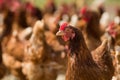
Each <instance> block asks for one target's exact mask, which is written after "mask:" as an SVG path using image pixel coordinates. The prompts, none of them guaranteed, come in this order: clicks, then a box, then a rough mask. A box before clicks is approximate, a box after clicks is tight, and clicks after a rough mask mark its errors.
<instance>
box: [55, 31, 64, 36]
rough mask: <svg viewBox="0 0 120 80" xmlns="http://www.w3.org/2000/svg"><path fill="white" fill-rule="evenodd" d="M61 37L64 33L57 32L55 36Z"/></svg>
mask: <svg viewBox="0 0 120 80" xmlns="http://www.w3.org/2000/svg"><path fill="white" fill-rule="evenodd" d="M62 35H64V32H63V31H58V32H57V33H56V36H62Z"/></svg>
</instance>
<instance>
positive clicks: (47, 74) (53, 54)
mask: <svg viewBox="0 0 120 80" xmlns="http://www.w3.org/2000/svg"><path fill="white" fill-rule="evenodd" d="M51 6H52V7H50V10H48V11H47V10H45V11H44V12H43V13H42V12H40V10H39V9H38V8H35V7H33V6H32V5H31V4H30V3H27V8H25V9H27V10H24V9H23V8H22V9H20V7H19V9H17V10H16V11H11V10H9V9H8V8H6V7H5V6H4V8H1V12H0V19H2V18H3V22H2V21H1V22H0V77H1V78H3V77H4V76H6V75H8V74H12V75H14V76H16V77H17V78H18V80H56V78H57V76H58V74H65V73H66V69H67V62H69V59H67V56H68V55H67V54H66V51H67V50H66V46H65V43H64V42H63V41H62V40H61V38H59V37H57V36H56V35H55V34H56V32H57V31H58V29H59V24H61V23H62V22H68V23H69V24H71V25H73V26H75V27H76V28H79V29H80V30H81V31H82V33H83V37H84V39H85V42H86V44H87V47H88V49H89V50H90V51H91V53H92V56H93V58H94V60H96V62H97V61H98V64H100V66H102V67H101V69H102V70H103V71H104V73H103V74H104V75H105V77H106V76H107V78H106V80H107V79H108V80H120V10H119V11H118V14H117V15H116V17H115V20H114V19H113V20H114V21H112V22H110V23H109V22H108V23H107V20H108V19H109V18H107V19H106V16H108V13H107V12H105V10H104V9H103V8H102V7H98V8H97V9H91V8H88V7H83V8H81V9H80V11H79V10H77V9H76V7H75V6H74V5H72V7H71V6H67V5H66V4H64V5H63V6H61V7H60V8H58V9H55V8H53V7H55V6H53V5H52V3H51ZM27 11H28V12H27ZM38 17H39V18H38ZM104 23H105V24H104ZM26 24H28V25H27V26H26ZM28 26H31V27H28ZM105 39H107V40H108V44H107V43H106V42H103V43H102V41H104V40H105ZM101 43H102V45H101ZM106 45H107V50H106ZM98 46H99V47H98ZM96 48H97V49H96ZM82 49H83V51H86V49H85V48H82ZM106 51H108V53H109V55H110V56H111V58H112V64H111V63H109V61H110V60H109V58H110V57H107V58H106V55H104V53H106ZM96 52H97V53H98V54H95V53H96ZM83 54H84V53H83ZM84 56H86V55H84ZM78 65H81V64H78ZM91 65H92V64H91ZM75 68H76V69H77V67H75ZM108 68H109V69H108ZM105 70H106V71H105ZM88 71H89V70H88ZM67 76H69V75H67Z"/></svg>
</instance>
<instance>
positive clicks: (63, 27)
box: [59, 22, 68, 31]
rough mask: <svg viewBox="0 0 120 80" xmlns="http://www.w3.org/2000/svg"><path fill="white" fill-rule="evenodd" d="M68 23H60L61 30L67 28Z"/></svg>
mask: <svg viewBox="0 0 120 80" xmlns="http://www.w3.org/2000/svg"><path fill="white" fill-rule="evenodd" d="M67 25H68V23H66V22H65V23H63V24H62V25H60V28H59V30H61V31H63V30H65V28H66V27H67Z"/></svg>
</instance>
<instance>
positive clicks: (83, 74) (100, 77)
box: [56, 25, 114, 80]
mask: <svg viewBox="0 0 120 80" xmlns="http://www.w3.org/2000/svg"><path fill="white" fill-rule="evenodd" d="M60 30H61V31H60ZM60 30H59V32H57V34H56V35H62V39H63V40H64V41H67V45H68V66H67V72H66V80H111V78H112V75H113V74H114V68H113V65H112V60H111V59H110V58H111V57H110V56H109V51H108V50H107V46H106V45H107V42H106V41H105V42H103V44H102V45H101V46H100V47H98V52H97V51H94V53H96V54H97V53H98V54H101V55H100V57H98V59H97V60H96V59H95V58H96V57H94V56H92V54H91V52H90V51H89V49H88V48H87V45H86V43H85V40H84V38H83V34H82V32H81V31H80V30H79V29H77V28H75V27H72V26H70V25H69V26H66V25H62V26H61V27H60ZM100 48H101V50H99V49H100ZM105 60H106V61H105ZM107 61H108V62H107ZM110 70H112V71H111V72H110ZM108 76H109V77H108ZM107 77H108V78H107Z"/></svg>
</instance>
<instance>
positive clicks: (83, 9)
mask: <svg viewBox="0 0 120 80" xmlns="http://www.w3.org/2000/svg"><path fill="white" fill-rule="evenodd" d="M86 10H87V8H86V7H83V8H82V9H81V10H80V13H81V14H82V15H84V14H85V13H86Z"/></svg>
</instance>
